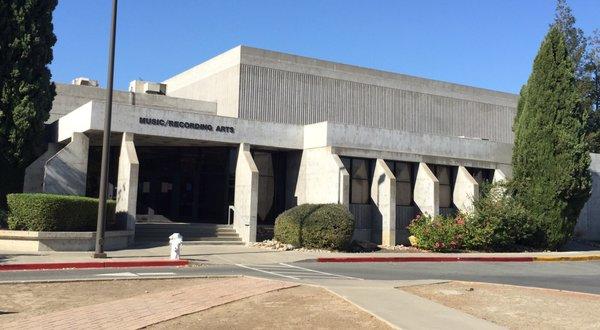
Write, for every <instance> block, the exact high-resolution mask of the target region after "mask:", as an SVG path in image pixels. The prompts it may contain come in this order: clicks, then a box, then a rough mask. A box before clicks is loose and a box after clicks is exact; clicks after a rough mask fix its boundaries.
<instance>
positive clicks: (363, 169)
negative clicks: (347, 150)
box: [342, 157, 371, 204]
mask: <svg viewBox="0 0 600 330" xmlns="http://www.w3.org/2000/svg"><path fill="white" fill-rule="evenodd" d="M342 162H343V163H344V166H345V167H346V170H347V171H348V173H349V174H350V203H352V204H369V198H370V184H369V183H370V178H371V161H370V160H368V159H362V158H346V157H344V158H342Z"/></svg>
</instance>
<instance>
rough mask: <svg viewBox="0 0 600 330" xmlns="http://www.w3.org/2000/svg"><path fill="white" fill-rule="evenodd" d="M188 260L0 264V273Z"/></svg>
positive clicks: (169, 263) (170, 263) (177, 264)
mask: <svg viewBox="0 0 600 330" xmlns="http://www.w3.org/2000/svg"><path fill="white" fill-rule="evenodd" d="M188 264H189V261H188V260H121V261H113V260H106V261H74V262H46V263H23V264H0V271H11V270H12V271H14V270H50V269H89V268H130V267H181V266H187V265H188Z"/></svg>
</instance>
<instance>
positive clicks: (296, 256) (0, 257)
mask: <svg viewBox="0 0 600 330" xmlns="http://www.w3.org/2000/svg"><path fill="white" fill-rule="evenodd" d="M107 254H108V257H109V259H107V260H111V261H126V260H130V261H131V260H140V259H142V260H158V259H160V260H164V259H168V258H169V247H168V246H160V247H145V248H132V249H127V250H119V251H109V252H108V253H107ZM91 255H92V253H91V252H37V253H22V252H10V251H0V264H15V263H19V264H20V263H47V262H89V261H98V259H93V258H92V256H91ZM384 257H385V258H444V259H452V258H461V259H464V258H536V261H568V260H585V259H590V258H591V259H595V260H600V250H596V251H575V252H531V253H530V252H523V253H406V252H405V253H402V252H394V253H383V252H371V253H347V252H312V251H310V252H306V251H275V250H269V249H265V248H258V247H247V246H239V245H220V246H219V245H184V246H183V247H182V258H183V259H187V260H189V261H190V262H193V263H200V264H269V263H280V262H295V261H301V260H317V259H319V258H367V259H368V258H384ZM100 260H102V259H100ZM434 261H435V260H434ZM438 261H443V260H438Z"/></svg>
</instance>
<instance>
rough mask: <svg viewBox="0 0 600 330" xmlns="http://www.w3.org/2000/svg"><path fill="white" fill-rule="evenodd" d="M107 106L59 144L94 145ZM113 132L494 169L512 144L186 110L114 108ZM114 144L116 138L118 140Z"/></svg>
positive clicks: (77, 115)
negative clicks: (85, 141) (82, 140)
mask: <svg viewBox="0 0 600 330" xmlns="http://www.w3.org/2000/svg"><path fill="white" fill-rule="evenodd" d="M104 107H105V103H104V102H100V101H90V102H88V103H86V104H84V105H82V106H81V107H79V108H77V109H75V110H73V111H72V112H70V113H69V114H67V115H65V116H63V117H62V118H60V119H59V121H58V141H59V142H62V141H65V140H67V139H69V138H70V137H71V136H72V134H73V132H81V133H86V134H88V135H89V136H90V137H95V140H98V137H99V136H100V133H101V132H102V130H103V126H104V124H103V123H104ZM111 130H112V132H113V133H122V132H130V133H133V134H135V135H136V136H137V137H139V138H136V141H138V139H139V142H141V144H143V145H159V146H160V145H237V144H240V143H248V144H250V145H252V146H257V147H263V148H270V149H296V150H302V149H311V148H322V147H331V148H332V149H333V150H334V152H335V153H336V154H339V155H345V156H353V157H364V158H383V159H390V160H404V161H416V162H427V163H436V164H449V165H463V166H474V167H483V168H495V167H497V166H498V165H499V164H503V165H510V163H511V157H512V144H508V143H499V142H492V141H487V140H481V139H472V138H459V137H451V136H442V135H433V134H421V133H413V132H405V131H394V130H387V129H378V128H374V127H366V126H356V125H344V124H336V123H330V122H320V123H316V124H310V125H304V126H303V125H292V124H280V123H272V122H262V121H253V120H246V119H239V118H232V117H223V116H217V115H212V114H201V113H198V112H190V111H184V110H172V109H168V110H167V109H159V108H148V107H141V106H134V105H126V104H114V105H113V117H112V128H111ZM117 140H118V139H117Z"/></svg>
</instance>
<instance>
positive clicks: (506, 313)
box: [402, 282, 600, 329]
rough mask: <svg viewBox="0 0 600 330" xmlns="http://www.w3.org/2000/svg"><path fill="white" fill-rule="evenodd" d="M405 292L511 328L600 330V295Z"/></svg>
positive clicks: (454, 287) (460, 285)
mask: <svg viewBox="0 0 600 330" xmlns="http://www.w3.org/2000/svg"><path fill="white" fill-rule="evenodd" d="M402 290H404V291H407V292H410V293H413V294H416V295H418V296H421V297H423V298H427V299H430V300H433V301H435V302H438V303H441V304H443V305H446V306H448V307H452V308H455V309H458V310H462V311H464V312H466V313H469V314H471V315H473V316H476V317H478V318H481V319H485V320H488V321H491V322H494V323H496V324H499V325H502V326H506V327H509V328H511V329H557V328H562V329H566V328H570V329H591V328H594V329H598V328H600V314H598V311H599V310H600V295H591V294H580V293H576V292H568V291H557V290H546V289H536V288H527V287H518V286H508V285H496V284H486V283H470V282H448V283H441V284H433V285H419V286H412V287H404V288H402Z"/></svg>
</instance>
